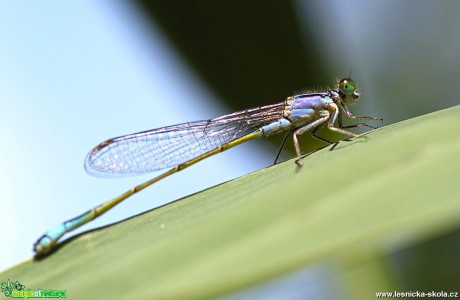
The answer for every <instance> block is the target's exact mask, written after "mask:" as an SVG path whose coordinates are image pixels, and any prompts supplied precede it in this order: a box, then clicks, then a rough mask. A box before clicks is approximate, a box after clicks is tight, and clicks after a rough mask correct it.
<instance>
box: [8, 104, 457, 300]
mask: <svg viewBox="0 0 460 300" xmlns="http://www.w3.org/2000/svg"><path fill="white" fill-rule="evenodd" d="M459 120H460V106H456V107H453V108H450V109H446V110H443V111H439V112H436V113H432V114H429V115H425V116H422V117H418V118H415V119H411V120H408V121H405V122H401V123H398V124H394V125H391V126H387V127H384V128H381V129H378V130H375V131H372V132H370V133H369V134H368V135H367V137H368V138H367V139H363V138H359V139H353V140H351V141H342V142H340V143H338V144H337V145H336V146H333V147H328V148H325V149H323V150H320V151H318V152H315V153H314V154H312V155H310V156H308V157H306V158H305V160H304V166H303V168H298V167H296V165H295V164H294V161H293V160H290V161H288V162H285V163H281V164H278V165H276V166H272V167H269V168H266V169H263V170H260V171H258V172H255V173H252V174H249V175H247V176H244V177H241V178H238V179H235V180H233V181H231V182H227V183H224V184H221V185H219V186H216V187H213V188H211V189H208V190H205V191H203V192H200V193H197V194H195V195H192V196H190V197H187V198H185V199H181V200H180V201H176V202H174V203H171V204H169V205H166V206H164V207H161V208H159V209H155V210H153V211H150V212H147V213H145V214H142V215H140V216H137V217H134V218H131V219H128V220H126V221H124V222H121V223H118V224H115V225H113V226H109V227H107V228H102V229H100V230H94V231H91V232H88V233H85V234H82V235H80V236H78V237H77V238H75V239H72V240H71V241H69V242H68V243H66V244H65V245H63V246H62V247H61V248H60V249H59V250H58V251H57V252H55V253H53V254H52V255H50V256H49V257H47V258H45V259H42V260H38V261H32V260H31V261H27V262H25V263H22V264H20V265H18V266H16V267H14V268H12V269H10V270H7V271H6V272H4V273H3V274H1V276H0V279H2V280H3V279H4V280H6V279H7V278H10V279H11V280H15V281H16V280H19V281H20V282H21V283H22V284H24V285H25V286H26V288H30V289H39V288H45V289H65V290H67V293H68V297H69V298H71V299H76V298H84V299H93V298H94V299H96V298H98V299H100V298H123V299H126V298H141V299H142V298H188V299H190V298H208V297H214V296H219V295H224V294H227V293H232V292H234V291H238V290H241V289H243V288H247V287H250V286H253V285H255V284H258V283H263V282H265V281H267V280H269V279H272V278H276V277H277V276H281V275H283V274H287V273H289V272H292V271H294V270H297V269H300V268H303V267H306V266H309V265H312V264H313V263H317V262H322V261H332V262H334V263H336V264H337V265H339V266H342V267H343V268H344V269H345V270H346V269H353V268H358V269H355V270H358V271H356V272H354V271H353V272H351V273H348V275H346V276H347V277H348V278H355V279H356V278H361V280H363V282H360V284H362V285H365V284H366V282H364V281H365V280H366V277H368V276H363V274H367V273H366V272H365V271H363V270H366V269H369V270H372V269H375V268H377V269H379V268H380V267H379V264H380V259H381V258H382V256H384V255H386V254H389V253H393V252H395V251H397V250H398V249H401V248H403V247H407V246H410V245H414V244H417V243H420V242H421V241H425V240H428V239H431V238H433V237H435V236H439V235H442V234H444V233H446V232H449V231H452V230H455V229H456V228H458V227H459V225H460V201H459V192H458V187H457V186H456V184H457V182H458V178H457V177H458V170H459V169H460V159H459V153H460V131H459V130H458V129H459V128H458V127H459V124H460V122H459ZM373 261H377V262H378V264H374V265H373V264H372V262H373ZM369 263H370V264H369ZM367 264H369V267H368V268H366V265H367ZM382 268H383V267H382ZM380 269H381V268H380ZM382 274H383V273H382ZM367 279H368V281H369V282H370V281H372V279H371V278H367ZM369 284H370V285H371V286H373V287H374V288H373V289H372V288H371V290H374V291H376V290H375V289H376V288H385V287H389V286H392V283H391V280H390V281H389V282H387V283H385V282H384V280H383V279H382V280H380V279H379V280H376V282H374V283H372V282H371V283H369ZM371 296H372V297H373V296H374V295H371Z"/></svg>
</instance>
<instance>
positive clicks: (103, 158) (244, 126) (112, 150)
mask: <svg viewBox="0 0 460 300" xmlns="http://www.w3.org/2000/svg"><path fill="white" fill-rule="evenodd" d="M284 106H285V103H284V102H281V103H277V104H273V105H267V106H262V107H257V108H253V109H248V110H244V111H239V112H236V113H232V114H228V115H224V116H221V117H217V118H214V119H210V120H203V121H195V122H189V123H182V124H178V125H172V126H167V127H161V128H157V129H152V130H148V131H143V132H139V133H134V134H129V135H124V136H120V137H117V138H112V139H109V140H107V141H104V142H102V143H101V144H99V145H98V146H96V147H95V148H94V149H93V150H91V151H90V153H88V155H87V157H86V160H85V169H86V171H87V172H88V173H89V174H91V175H95V176H126V175H138V174H143V173H148V172H152V171H157V170H161V169H164V168H168V167H174V166H177V165H179V164H181V163H183V162H186V161H188V160H190V159H192V158H195V157H198V156H200V155H202V154H204V153H206V152H209V151H211V150H212V149H215V148H217V147H219V146H221V145H223V144H226V143H228V142H230V141H233V140H235V139H237V138H240V137H242V136H245V135H247V134H249V133H251V132H253V131H255V130H257V129H258V128H260V127H261V126H264V125H266V124H269V123H271V122H273V121H276V120H278V119H279V118H281V117H282V116H283V111H284Z"/></svg>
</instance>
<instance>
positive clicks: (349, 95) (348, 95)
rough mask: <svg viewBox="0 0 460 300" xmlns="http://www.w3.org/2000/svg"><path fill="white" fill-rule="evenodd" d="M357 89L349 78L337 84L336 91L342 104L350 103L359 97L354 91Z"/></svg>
mask: <svg viewBox="0 0 460 300" xmlns="http://www.w3.org/2000/svg"><path fill="white" fill-rule="evenodd" d="M357 88H358V85H357V84H356V82H355V81H354V80H353V79H351V78H344V79H342V80H340V81H339V84H338V89H339V92H340V95H341V96H342V100H343V101H344V102H351V101H354V100H355V99H357V98H358V97H359V93H358V92H357V91H356V90H357Z"/></svg>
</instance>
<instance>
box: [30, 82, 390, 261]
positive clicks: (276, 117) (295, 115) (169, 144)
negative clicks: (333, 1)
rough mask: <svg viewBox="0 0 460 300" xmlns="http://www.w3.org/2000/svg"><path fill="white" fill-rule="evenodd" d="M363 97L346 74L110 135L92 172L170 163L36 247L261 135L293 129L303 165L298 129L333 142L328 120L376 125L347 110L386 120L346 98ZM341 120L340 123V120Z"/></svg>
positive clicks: (342, 129)
mask: <svg viewBox="0 0 460 300" xmlns="http://www.w3.org/2000/svg"><path fill="white" fill-rule="evenodd" d="M358 97H359V93H358V92H357V85H356V83H355V82H354V81H353V80H352V79H350V78H345V79H342V80H340V81H339V82H338V83H337V85H336V87H335V89H333V90H330V89H327V90H326V91H324V92H317V93H306V94H298V95H294V96H291V97H288V98H287V99H286V101H284V102H280V103H276V104H271V105H267V106H262V107H257V108H251V109H247V110H242V111H239V112H235V113H232V114H228V115H224V116H221V117H217V118H213V119H209V120H204V121H195V122H188V123H183V124H178V125H172V126H167V127H161V128H157V129H152V130H148V131H143V132H139V133H134V134H129V135H125V136H121V137H117V138H112V139H109V140H106V141H104V142H102V143H101V144H99V145H98V146H96V147H95V148H94V149H93V150H91V151H90V152H89V154H88V155H87V157H86V160H85V169H86V171H87V172H88V173H89V174H91V175H96V176H100V175H103V176H107V175H109V176H120V175H121V176H123V175H137V174H143V173H148V172H153V171H157V170H162V169H165V168H171V169H170V170H169V171H167V172H165V173H163V174H161V175H159V176H157V177H155V178H153V179H151V180H149V181H146V182H144V183H142V184H140V185H138V186H136V187H134V188H132V189H131V190H129V191H127V192H125V193H124V194H122V195H120V196H118V197H116V198H114V199H112V200H110V201H107V202H105V203H103V204H101V205H99V206H96V207H95V208H93V209H91V210H89V211H87V212H85V213H84V214H82V215H80V216H78V217H75V218H73V219H70V220H68V221H66V222H64V223H62V224H61V225H59V226H57V227H55V228H53V229H51V230H49V231H47V232H46V233H45V234H44V235H43V236H41V237H40V238H39V239H38V241H37V242H36V243H35V244H34V251H35V252H36V254H37V255H39V256H40V255H44V254H46V253H48V252H50V251H51V250H52V249H54V248H55V247H56V245H57V243H58V240H59V239H60V238H61V237H62V236H63V235H64V234H66V233H68V232H70V231H72V230H74V229H76V228H78V227H80V226H82V225H83V224H86V223H88V222H90V221H91V220H94V219H96V218H97V217H99V216H100V215H102V214H103V213H105V212H107V211H108V210H110V209H111V208H112V207H114V206H115V205H117V204H118V203H120V202H122V201H123V200H125V199H126V198H128V197H130V196H131V195H133V194H135V193H137V192H139V191H140V190H143V189H144V188H146V187H148V186H150V185H151V184H153V183H155V182H157V181H159V180H161V179H163V178H165V177H167V176H169V175H171V174H174V173H177V172H179V171H181V170H183V169H185V168H187V167H189V166H191V165H193V164H195V163H197V162H199V161H201V160H203V159H205V158H207V157H210V156H212V155H214V154H217V153H220V152H223V151H225V150H227V149H230V148H232V147H235V146H237V145H239V144H241V143H244V142H246V141H249V140H252V139H255V138H258V137H262V136H265V137H267V136H270V135H272V134H276V133H280V132H287V134H286V137H285V139H284V140H283V144H282V146H281V149H280V151H281V150H282V147H283V146H284V144H285V142H286V139H287V137H288V136H291V135H292V138H293V142H294V147H295V151H296V154H297V160H296V163H297V164H298V165H299V166H301V165H302V152H301V149H300V146H299V142H298V136H299V135H301V134H303V133H305V132H307V131H310V130H311V135H312V136H313V137H315V138H317V139H320V140H322V141H325V142H328V143H331V142H330V141H329V140H327V139H325V138H323V137H321V136H318V135H317V133H318V131H319V130H320V129H321V128H322V127H323V126H324V125H326V127H327V129H329V130H331V131H334V132H337V133H341V134H343V135H345V136H347V137H350V138H357V137H361V136H362V135H358V134H355V133H353V132H350V131H348V130H346V129H348V128H354V127H362V126H366V127H370V128H375V127H373V126H370V125H368V124H366V123H358V124H353V125H349V126H344V125H343V122H342V118H343V116H344V115H345V116H347V117H348V118H351V119H357V120H382V119H380V118H375V117H367V116H358V115H353V114H352V113H351V111H350V110H349V109H348V107H347V106H346V104H348V103H352V102H355V101H356V99H357V98H358ZM336 122H337V123H338V126H336V125H335V124H336ZM278 156H279V153H278ZM278 156H277V159H278ZM275 163H276V160H275Z"/></svg>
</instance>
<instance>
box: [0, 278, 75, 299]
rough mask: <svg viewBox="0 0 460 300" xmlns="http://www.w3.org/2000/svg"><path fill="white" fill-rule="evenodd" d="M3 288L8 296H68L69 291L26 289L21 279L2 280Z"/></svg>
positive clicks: (26, 297)
mask: <svg viewBox="0 0 460 300" xmlns="http://www.w3.org/2000/svg"><path fill="white" fill-rule="evenodd" d="M0 287H1V288H2V293H3V294H5V296H6V297H11V298H23V299H28V298H66V297H67V291H65V290H42V289H39V290H30V289H26V287H25V285H23V284H21V283H20V282H19V281H16V282H11V281H10V280H9V279H8V281H7V282H2V283H1V284H0Z"/></svg>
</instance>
